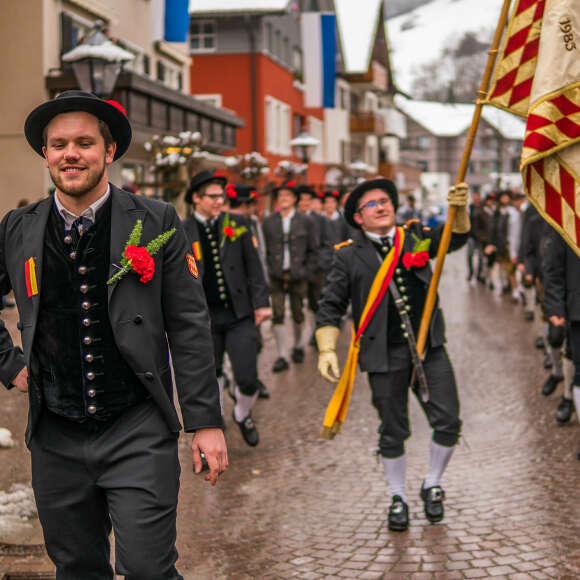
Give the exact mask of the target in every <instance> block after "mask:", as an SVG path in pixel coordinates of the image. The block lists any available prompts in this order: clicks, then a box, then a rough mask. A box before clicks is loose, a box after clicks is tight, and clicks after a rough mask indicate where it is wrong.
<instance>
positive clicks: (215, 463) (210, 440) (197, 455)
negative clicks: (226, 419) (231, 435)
mask: <svg viewBox="0 0 580 580" xmlns="http://www.w3.org/2000/svg"><path fill="white" fill-rule="evenodd" d="M191 449H192V451H193V465H194V467H195V473H201V452H202V451H203V453H204V455H205V458H206V460H207V464H208V465H209V473H208V474H207V475H206V476H205V480H206V481H209V482H210V483H211V484H212V485H215V484H216V482H217V479H218V477H219V476H220V475H221V474H222V473H223V472H224V471H225V470H226V469H227V467H228V450H227V447H226V440H225V439H224V433H223V431H222V430H221V429H212V428H210V429H200V430H199V431H196V433H195V435H194V436H193V441H192V443H191Z"/></svg>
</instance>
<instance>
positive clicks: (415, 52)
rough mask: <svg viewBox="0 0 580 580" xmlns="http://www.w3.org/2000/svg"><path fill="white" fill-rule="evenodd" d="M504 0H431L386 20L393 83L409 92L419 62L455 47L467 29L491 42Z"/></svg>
mask: <svg viewBox="0 0 580 580" xmlns="http://www.w3.org/2000/svg"><path fill="white" fill-rule="evenodd" d="M502 4H503V0H433V1H432V2H429V3H428V4H424V5H423V6H419V7H417V8H415V9H414V10H412V11H410V12H408V13H406V14H401V15H399V16H396V17H394V18H389V19H388V20H387V22H386V26H387V34H388V39H389V45H390V49H391V64H392V67H393V74H394V78H395V83H396V84H397V85H398V87H399V88H400V89H401V90H403V91H405V92H409V93H411V88H412V84H413V78H414V76H415V75H416V73H417V71H418V68H419V66H421V65H425V64H428V63H431V62H432V61H434V60H436V59H438V58H439V57H440V56H441V55H442V54H443V51H444V49H445V48H448V47H449V46H453V47H455V46H456V44H457V43H458V41H459V39H460V38H461V37H462V36H463V35H464V34H465V33H466V32H473V33H475V34H477V36H478V39H479V40H482V41H485V42H490V43H491V39H492V37H493V33H494V31H495V28H496V26H497V21H498V18H499V15H500V11H501V7H502ZM387 14H388V0H387Z"/></svg>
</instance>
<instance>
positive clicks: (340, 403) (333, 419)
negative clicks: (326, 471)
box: [320, 227, 405, 439]
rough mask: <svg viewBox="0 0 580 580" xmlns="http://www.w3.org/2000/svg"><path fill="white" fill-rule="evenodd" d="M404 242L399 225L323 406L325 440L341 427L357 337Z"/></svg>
mask: <svg viewBox="0 0 580 580" xmlns="http://www.w3.org/2000/svg"><path fill="white" fill-rule="evenodd" d="M404 241H405V231H404V230H403V228H401V227H399V228H397V231H396V233H395V241H394V244H393V247H392V248H391V250H390V251H389V253H388V254H387V255H386V257H385V259H384V260H383V263H382V265H381V267H380V268H379V271H378V272H377V275H376V276H375V279H374V280H373V284H372V286H371V290H370V292H369V295H368V298H367V301H366V304H365V307H364V310H363V313H362V315H361V317H360V321H359V325H358V330H357V331H356V333H355V332H354V329H353V333H352V341H351V343H350V349H349V351H348V357H347V359H346V365H345V366H344V370H343V371H342V375H341V377H340V381H339V382H338V385H337V387H336V390H335V391H334V395H333V396H332V399H331V400H330V403H329V404H328V407H327V409H326V415H325V417H324V425H323V427H322V433H321V434H320V436H321V437H324V438H325V439H334V437H335V435H336V434H337V433H340V430H341V429H342V424H343V423H344V420H345V418H346V413H347V411H348V404H349V402H350V396H351V394H352V388H353V385H354V379H355V376H356V367H357V364H358V355H359V352H360V338H361V336H362V334H363V332H364V331H365V330H366V328H367V326H368V325H369V323H370V321H371V319H372V317H373V316H374V314H375V312H376V310H377V308H378V307H379V304H380V303H381V300H382V299H383V296H384V295H385V293H386V292H387V289H388V288H389V284H390V283H391V280H392V278H393V274H394V273H395V268H396V267H397V264H398V263H399V258H400V257H401V251H402V248H403V242H404Z"/></svg>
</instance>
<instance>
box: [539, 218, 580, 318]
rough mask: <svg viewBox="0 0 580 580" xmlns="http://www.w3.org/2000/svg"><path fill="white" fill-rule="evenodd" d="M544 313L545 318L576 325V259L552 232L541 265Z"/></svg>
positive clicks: (579, 297)
mask: <svg viewBox="0 0 580 580" xmlns="http://www.w3.org/2000/svg"><path fill="white" fill-rule="evenodd" d="M544 309H545V311H546V315H547V316H548V317H550V316H560V317H563V318H565V319H566V321H574V322H578V321H580V258H579V257H578V256H577V255H576V253H575V252H574V251H573V250H572V248H570V246H569V245H568V244H567V243H566V242H565V241H564V239H563V238H562V236H560V234H559V233H558V232H556V230H554V229H552V228H550V232H549V234H548V236H547V241H546V259H545V261H544Z"/></svg>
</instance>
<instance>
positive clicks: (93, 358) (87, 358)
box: [85, 352, 95, 363]
mask: <svg viewBox="0 0 580 580" xmlns="http://www.w3.org/2000/svg"><path fill="white" fill-rule="evenodd" d="M85 360H86V361H87V362H89V363H92V362H93V361H94V360H95V357H94V356H93V355H92V354H91V353H90V352H87V354H85Z"/></svg>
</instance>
